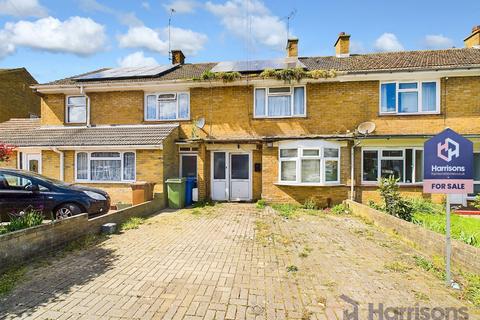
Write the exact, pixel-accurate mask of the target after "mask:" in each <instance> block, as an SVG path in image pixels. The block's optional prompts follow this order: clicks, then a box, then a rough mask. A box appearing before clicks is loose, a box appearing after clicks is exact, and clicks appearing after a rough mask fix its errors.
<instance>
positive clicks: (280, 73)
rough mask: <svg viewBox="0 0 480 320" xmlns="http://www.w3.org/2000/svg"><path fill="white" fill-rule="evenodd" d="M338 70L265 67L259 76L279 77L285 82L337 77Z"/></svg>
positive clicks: (264, 77) (278, 78)
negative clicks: (275, 68) (274, 68)
mask: <svg viewBox="0 0 480 320" xmlns="http://www.w3.org/2000/svg"><path fill="white" fill-rule="evenodd" d="M336 76H337V72H336V71H335V70H333V69H332V70H320V69H319V70H311V71H305V70H304V69H303V68H293V69H282V70H273V69H265V70H263V71H262V73H260V75H259V77H260V78H263V79H277V80H283V81H285V82H288V83H290V82H292V80H295V81H297V82H298V81H300V80H302V79H304V78H309V79H322V78H323V79H328V78H335V77H336Z"/></svg>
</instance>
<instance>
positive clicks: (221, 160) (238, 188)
mask: <svg viewBox="0 0 480 320" xmlns="http://www.w3.org/2000/svg"><path fill="white" fill-rule="evenodd" d="M251 167H252V165H251V155H250V153H244V152H228V151H213V152H212V188H211V196H212V200H215V201H228V200H229V201H248V200H251V199H252V191H251V190H252V178H251V171H252V168H251Z"/></svg>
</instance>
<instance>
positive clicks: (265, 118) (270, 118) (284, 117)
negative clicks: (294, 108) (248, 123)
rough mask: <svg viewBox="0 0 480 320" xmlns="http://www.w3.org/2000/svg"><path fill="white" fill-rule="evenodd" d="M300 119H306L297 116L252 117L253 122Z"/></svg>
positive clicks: (305, 116)
mask: <svg viewBox="0 0 480 320" xmlns="http://www.w3.org/2000/svg"><path fill="white" fill-rule="evenodd" d="M298 118H300V119H302V118H307V115H298V116H279V117H255V116H253V120H278V119H298Z"/></svg>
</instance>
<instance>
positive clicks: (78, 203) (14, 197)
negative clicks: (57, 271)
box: [0, 169, 110, 221]
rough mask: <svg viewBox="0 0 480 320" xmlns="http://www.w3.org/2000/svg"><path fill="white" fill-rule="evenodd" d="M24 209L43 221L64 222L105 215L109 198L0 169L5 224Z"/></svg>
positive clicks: (1, 211) (96, 191)
mask: <svg viewBox="0 0 480 320" xmlns="http://www.w3.org/2000/svg"><path fill="white" fill-rule="evenodd" d="M28 208H33V209H35V210H41V211H42V212H43V214H44V216H45V217H46V218H47V219H50V218H51V214H52V213H53V215H54V217H55V219H63V218H67V217H70V216H73V215H76V214H79V213H84V212H86V213H88V214H96V213H107V212H108V210H109V209H110V197H109V196H108V193H106V192H105V191H103V190H100V189H95V188H89V187H84V186H79V185H74V184H68V183H65V182H63V181H59V180H55V179H50V178H47V177H45V176H42V175H40V174H37V173H33V172H30V171H23V170H16V169H0V216H1V219H2V221H8V220H9V217H10V216H11V215H12V214H15V213H18V212H20V211H23V210H25V209H28Z"/></svg>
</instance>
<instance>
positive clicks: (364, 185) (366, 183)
mask: <svg viewBox="0 0 480 320" xmlns="http://www.w3.org/2000/svg"><path fill="white" fill-rule="evenodd" d="M360 186H361V187H378V183H377V182H366V181H362V184H361V185H360ZM398 186H399V187H423V182H416V183H399V184H398Z"/></svg>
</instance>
